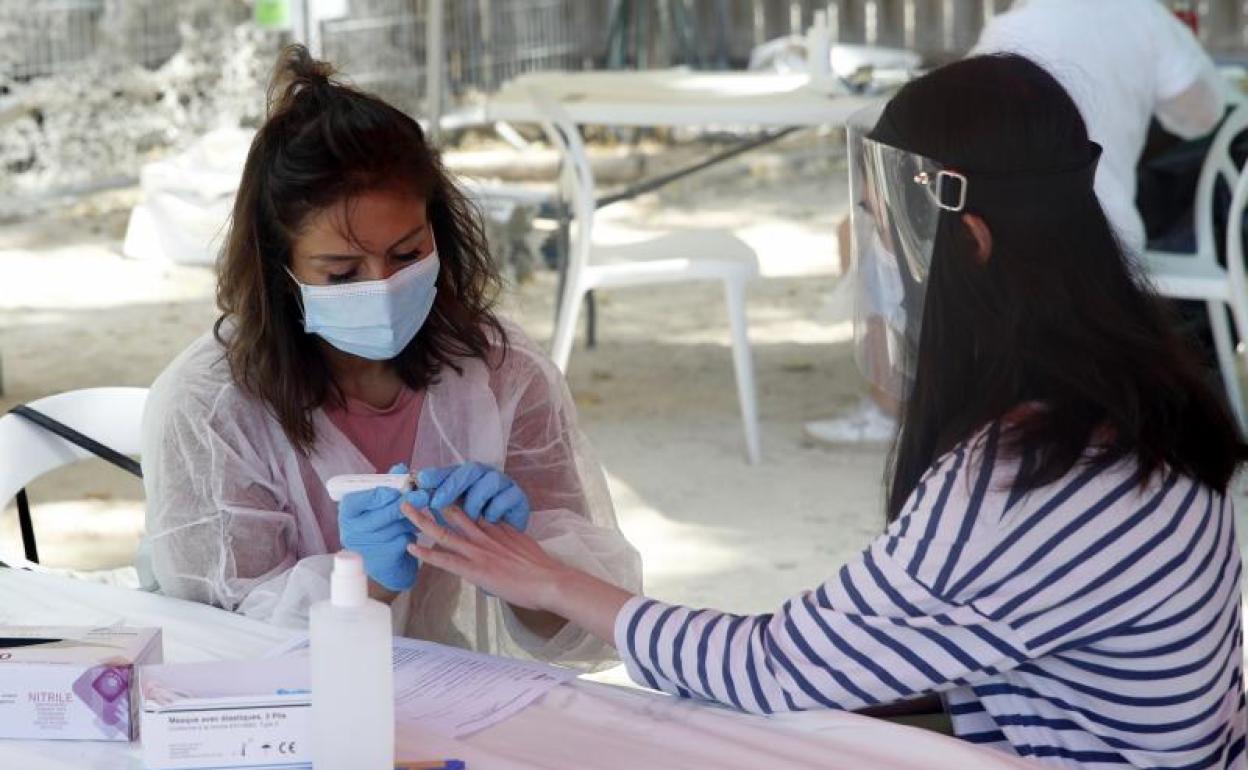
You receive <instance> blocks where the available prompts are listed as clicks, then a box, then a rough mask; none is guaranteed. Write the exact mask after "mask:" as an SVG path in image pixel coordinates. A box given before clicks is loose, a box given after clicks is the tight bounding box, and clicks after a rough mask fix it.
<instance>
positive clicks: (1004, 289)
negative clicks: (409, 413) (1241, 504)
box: [405, 55, 1248, 770]
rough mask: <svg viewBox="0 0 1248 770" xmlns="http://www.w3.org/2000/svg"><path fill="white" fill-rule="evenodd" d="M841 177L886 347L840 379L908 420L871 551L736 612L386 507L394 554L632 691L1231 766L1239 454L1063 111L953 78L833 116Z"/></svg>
mask: <svg viewBox="0 0 1248 770" xmlns="http://www.w3.org/2000/svg"><path fill="white" fill-rule="evenodd" d="M849 155H850V158H849V163H850V174H851V182H850V190H851V204H852V205H853V209H852V212H853V213H852V217H853V227H854V239H853V242H854V250H855V260H854V262H855V272H854V276H853V277H854V279H855V282H856V284H857V285H858V286H860V287H861V290H869V289H868V288H867V287H868V285H869V284H870V283H871V282H876V281H880V282H881V283H886V284H888V285H892V286H893V287H895V288H896V289H897V290H896V291H890V292H889V294H888V295H887V296H890V297H893V298H894V300H895V302H896V303H897V304H896V306H895V307H893V308H891V309H890V310H889V315H890V323H889V324H888V325H887V326H886V327H885V328H886V329H887V335H888V338H887V347H886V350H887V352H888V355H887V356H886V357H872V356H867V357H864V358H862V359H860V363H862V364H863V369H864V374H865V375H866V376H867V378H868V379H869V380H871V381H872V382H873V383H875V384H877V385H878V386H879V387H880V388H881V389H883V390H886V391H888V392H890V393H893V394H894V395H895V397H897V398H898V399H899V400H900V401H901V403H902V409H901V431H900V434H899V436H898V438H897V440H896V443H895V445H894V450H893V454H892V461H891V463H890V468H889V476H888V481H887V486H886V490H885V494H884V499H885V505H886V510H887V520H888V525H887V529H886V531H885V532H884V533H883V534H881V535H880V536H879V537H877V538H876V539H875V540H874V541H873V542H872V543H871V544H870V545H869V546H868V547H867V549H866V550H865V551H864V552H863V553H862V555H861V556H860V557H858V558H856V559H854V560H851V561H850V562H849V563H848V564H846V565H844V566H842V567H841V568H840V569H839V570H835V571H833V572H832V574H831V577H830V578H829V579H828V580H827V581H826V582H824V583H823V584H822V585H819V586H815V587H814V588H813V590H805V591H801V592H800V593H796V594H795V595H794V596H793V598H792V599H791V600H789V601H787V602H785V603H784V604H783V605H782V606H780V607H777V608H776V609H775V611H774V612H769V613H766V614H761V615H736V614H729V613H725V612H720V611H716V610H711V609H695V608H689V607H681V606H676V605H670V604H666V603H664V602H661V601H657V600H653V599H648V598H645V597H643V596H639V595H636V594H635V593H634V592H631V591H628V590H623V589H621V588H619V587H617V586H613V585H610V584H609V583H607V582H604V581H602V580H600V579H598V578H595V577H593V576H589V575H586V574H584V573H582V572H580V571H578V570H576V569H574V568H571V567H568V566H566V565H564V564H561V563H559V562H558V561H557V560H555V559H552V558H551V557H550V556H549V555H547V554H546V553H545V552H544V551H543V550H542V549H541V548H539V547H537V545H536V544H534V543H533V542H532V541H531V540H530V539H529V538H527V537H526V536H525V535H524V534H522V533H520V532H518V531H517V530H515V529H514V528H512V527H510V526H508V525H507V524H506V523H500V524H489V523H480V522H474V521H472V520H470V519H469V518H468V517H466V516H464V515H462V514H460V513H458V512H457V511H455V510H454V509H453V508H452V509H447V510H446V511H444V513H445V515H446V517H447V521H448V523H449V524H450V525H451V527H449V528H448V527H443V526H441V525H439V524H438V523H437V522H435V521H434V520H433V518H431V517H430V515H429V514H428V513H427V512H422V511H418V510H415V509H414V508H412V507H411V506H408V507H406V509H405V512H406V513H407V514H408V515H409V516H411V518H412V520H413V522H414V523H415V524H416V526H418V527H420V528H421V529H422V531H424V532H425V533H426V534H428V535H430V536H431V537H432V539H433V540H434V541H435V542H436V543H437V545H436V547H434V548H433V549H428V548H421V547H415V553H417V554H418V555H419V556H420V557H421V558H422V559H425V560H427V561H428V562H430V563H433V564H436V565H438V566H440V567H442V568H444V569H446V570H449V571H451V572H454V573H455V574H458V575H461V576H463V577H464V578H466V579H467V580H470V581H472V582H474V583H476V584H477V585H480V586H483V587H484V588H486V589H487V590H489V591H492V592H495V593H497V594H498V595H499V596H500V597H503V598H505V599H507V600H508V601H511V602H513V603H516V604H518V605H520V606H526V607H532V608H535V609H542V610H546V611H549V612H554V613H557V614H559V615H560V616H562V617H567V618H569V619H571V620H573V621H574V622H577V623H580V624H581V625H583V626H584V627H586V628H589V629H590V630H591V631H592V632H593V633H594V634H596V635H598V636H599V637H600V638H601V639H604V640H609V639H614V640H615V643H616V646H617V648H618V649H619V651H620V653H621V656H622V657H623V658H624V662H625V663H626V665H627V667H628V671H629V673H630V675H631V676H632V677H633V679H634V680H636V681H637V682H638V683H640V684H644V685H646V686H648V687H652V688H656V689H661V690H664V691H666V692H669V693H672V694H674V695H677V696H680V697H685V698H701V699H709V700H714V701H718V702H720V703H723V704H726V705H730V706H732V707H735V708H738V709H743V710H746V711H750V712H756V713H770V712H776V711H796V710H804V709H853V710H859V709H863V708H864V707H875V706H878V705H879V704H889V703H899V702H900V703H913V702H914V701H916V700H917V699H922V698H925V697H930V696H931V695H932V694H936V695H938V696H939V697H940V699H941V700H942V701H943V703H944V706H945V708H946V709H947V711H948V713H949V715H950V716H951V717H952V721H953V727H954V730H955V732H956V734H957V735H958V736H959V737H960V738H962V739H963V740H966V741H970V742H973V743H976V744H980V745H983V746H988V747H992V748H994V749H997V750H1000V751H1002V752H1008V753H1011V754H1015V755H1018V756H1022V757H1033V758H1035V759H1037V760H1038V761H1039V762H1040V763H1042V764H1047V765H1048V766H1050V767H1065V768H1070V769H1071V770H1109V769H1110V768H1122V767H1136V768H1171V769H1173V770H1178V769H1179V768H1220V769H1229V770H1245V768H1248V754H1246V752H1245V736H1246V734H1248V719H1246V716H1248V705H1246V703H1245V697H1244V681H1243V673H1242V672H1243V624H1242V617H1241V601H1242V591H1241V588H1240V577H1241V572H1242V568H1241V561H1240V552H1239V546H1238V543H1237V542H1236V534H1235V513H1234V504H1233V502H1232V500H1231V498H1230V497H1229V495H1228V492H1227V487H1228V485H1229V483H1230V481H1231V478H1232V477H1233V476H1234V475H1235V473H1236V471H1237V470H1238V469H1239V468H1240V467H1241V465H1242V463H1243V462H1244V461H1245V459H1248V446H1246V445H1245V444H1244V442H1243V439H1242V437H1241V436H1240V435H1239V433H1238V429H1237V427H1236V422H1235V420H1234V419H1233V418H1232V417H1231V414H1230V412H1229V410H1228V408H1227V406H1226V405H1225V403H1224V402H1223V401H1222V399H1221V398H1220V397H1219V395H1218V394H1217V392H1216V391H1215V390H1214V388H1213V387H1212V386H1210V384H1209V383H1208V382H1207V380H1206V379H1205V377H1204V376H1203V373H1202V371H1201V368H1200V365H1199V363H1198V362H1197V361H1196V358H1195V355H1194V353H1193V351H1192V350H1191V348H1190V347H1189V346H1187V345H1185V344H1184V343H1183V341H1182V339H1181V338H1180V337H1179V336H1178V334H1177V332H1176V331H1175V330H1174V327H1173V323H1172V319H1170V318H1169V317H1168V314H1167V307H1166V306H1165V305H1163V304H1162V303H1161V302H1160V301H1159V300H1158V298H1157V297H1156V296H1155V295H1153V294H1152V293H1150V291H1149V289H1148V287H1147V284H1146V282H1145V281H1144V280H1143V279H1142V277H1141V276H1139V275H1137V274H1135V273H1134V272H1133V262H1132V260H1131V258H1130V254H1129V253H1128V252H1127V250H1126V248H1125V247H1124V245H1123V244H1122V242H1121V241H1120V240H1119V238H1118V237H1117V236H1116V234H1115V233H1114V230H1113V228H1112V226H1111V224H1110V222H1109V220H1108V218H1107V216H1106V214H1105V211H1104V209H1103V207H1102V205H1101V204H1100V203H1099V201H1098V199H1097V196H1096V194H1095V193H1094V192H1093V178H1094V175H1095V171H1096V168H1097V165H1098V160H1099V159H1100V158H1101V157H1102V155H1101V148H1100V147H1098V146H1097V145H1096V144H1095V143H1094V142H1091V141H1089V139H1088V134H1087V131H1086V129H1085V128H1084V123H1083V119H1082V117H1081V116H1080V114H1079V110H1078V109H1077V108H1076V106H1075V104H1074V102H1073V101H1072V100H1071V98H1070V97H1069V96H1068V95H1067V94H1066V92H1065V91H1064V90H1063V89H1062V87H1061V85H1060V84H1059V83H1058V82H1057V81H1056V80H1054V79H1053V77H1052V76H1051V75H1049V74H1048V73H1047V72H1046V71H1045V70H1044V69H1042V68H1041V67H1039V66H1037V65H1035V64H1034V63H1032V62H1030V61H1027V60H1026V59H1024V58H1022V57H1019V56H1014V55H1001V56H981V57H973V58H970V59H966V60H963V61H960V62H956V63H954V64H951V65H949V66H947V67H943V68H941V69H938V70H935V71H933V72H932V73H930V74H928V75H926V76H924V77H922V78H920V79H918V80H915V81H913V82H911V83H910V84H908V85H907V86H905V87H904V88H903V89H902V90H901V91H900V92H899V93H898V94H897V96H896V97H894V98H893V99H892V100H891V101H890V102H889V103H888V105H887V107H886V108H885V109H884V110H883V113H882V114H880V112H879V111H878V110H877V111H873V112H872V113H870V114H867V115H863V116H860V118H859V119H858V120H855V121H853V122H852V123H851V131H850V139H849ZM882 296H883V295H882ZM860 320H861V319H860ZM772 513H773V514H774V515H788V514H792V513H794V512H792V511H774V512H772ZM797 513H800V512H797ZM829 534H830V535H831V536H835V533H829Z"/></svg>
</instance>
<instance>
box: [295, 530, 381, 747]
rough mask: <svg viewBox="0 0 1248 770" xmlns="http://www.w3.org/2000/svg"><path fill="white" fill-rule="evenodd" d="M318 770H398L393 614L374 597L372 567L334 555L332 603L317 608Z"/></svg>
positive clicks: (355, 557)
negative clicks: (370, 591) (370, 582)
mask: <svg viewBox="0 0 1248 770" xmlns="http://www.w3.org/2000/svg"><path fill="white" fill-rule="evenodd" d="M309 625H310V628H309V630H310V632H311V633H310V635H311V646H312V767H313V768H314V770H393V768H394V669H393V667H392V665H391V656H392V654H393V653H392V641H391V633H392V632H391V626H390V608H389V607H387V606H386V605H384V604H382V603H381V602H378V601H374V600H373V599H370V598H369V597H368V576H367V575H366V574H365V572H364V560H363V559H362V558H360V555H359V554H357V553H352V552H351V551H341V552H339V553H338V554H336V555H335V556H334V569H333V573H332V574H331V576H330V598H329V600H328V601H323V602H318V603H317V604H314V605H312V610H311V617H310V623H309Z"/></svg>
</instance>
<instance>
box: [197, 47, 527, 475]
mask: <svg viewBox="0 0 1248 770" xmlns="http://www.w3.org/2000/svg"><path fill="white" fill-rule="evenodd" d="M332 75H333V69H332V68H331V67H330V66H329V65H328V64H325V63H324V62H319V61H316V60H314V59H312V57H311V56H310V55H309V54H308V51H307V49H306V48H304V47H303V46H290V47H289V48H287V49H286V50H285V51H283V52H282V55H281V56H280V57H279V59H278V62H277V67H276V70H275V72H274V75H273V79H272V82H271V84H270V86H269V93H268V104H269V107H268V118H267V120H266V121H265V123H264V125H263V126H262V127H261V128H260V130H259V132H258V133H257V134H256V137H255V139H254V140H253V141H252V144H251V150H250V152H249V153H248V155H247V163H246V165H245V166H244V168H243V177H242V182H241V183H240V185H239V188H238V195H237V198H236V199H235V201H234V212H233V217H232V219H231V222H230V227H229V232H228V235H227V236H226V239H225V245H224V248H223V249H222V253H221V256H220V261H219V265H218V268H219V273H220V277H219V279H218V284H217V305H218V306H219V307H220V309H221V313H222V315H221V317H220V318H219V319H218V320H217V323H216V327H215V332H216V336H217V339H218V340H220V341H221V343H222V345H224V346H225V349H226V357H227V359H228V360H229V364H230V370H231V373H232V375H233V377H234V380H235V381H236V382H237V383H238V384H239V385H240V386H241V387H242V388H243V389H244V390H246V391H247V392H248V393H250V394H251V395H254V396H256V397H258V398H260V399H262V400H263V401H264V402H265V403H266V404H267V405H268V408H269V409H270V411H271V412H272V413H273V414H274V416H275V417H276V418H277V420H278V421H279V422H280V423H281V425H282V429H283V430H284V431H285V433H286V436H287V437H288V438H289V439H290V441H291V443H293V444H294V445H295V446H296V447H297V448H298V449H300V450H301V451H305V452H306V451H307V450H308V449H310V448H311V446H312V444H313V442H314V441H315V438H316V436H315V431H314V428H313V422H312V410H314V409H315V408H317V407H319V406H321V405H322V404H324V403H325V402H326V401H327V400H331V399H333V400H340V399H341V397H342V396H341V393H340V392H339V391H338V389H337V387H336V386H335V385H334V383H333V379H332V377H331V376H330V370H329V365H328V363H327V362H326V360H325V357H324V354H323V353H322V351H321V347H320V346H319V345H318V344H317V342H316V340H315V339H313V337H312V336H311V335H308V334H306V333H305V332H304V330H303V326H302V313H301V310H300V305H299V298H298V294H297V291H298V289H297V288H296V287H295V285H294V283H293V282H292V281H291V279H290V276H289V275H287V274H286V268H287V267H288V266H289V264H290V260H291V252H292V244H293V242H294V240H295V238H296V237H297V235H298V234H299V232H300V230H301V228H302V227H303V226H304V225H305V224H306V223H307V221H308V219H309V217H310V216H311V215H313V214H315V213H317V212H319V211H322V210H324V209H326V208H327V207H329V206H333V205H336V204H344V205H345V204H346V203H347V202H348V201H350V200H351V199H352V198H353V197H354V196H357V195H359V194H361V193H365V192H370V191H376V190H397V191H402V192H406V193H410V194H414V195H418V196H420V197H422V198H424V199H425V201H426V203H427V207H428V215H429V223H430V225H431V226H432V227H433V232H434V238H435V240H436V242H437V245H438V255H439V257H440V260H441V265H442V267H441V271H440V273H439V275H438V284H437V287H438V293H437V299H436V301H435V304H434V308H433V311H432V312H431V313H430V314H429V318H428V320H427V321H426V322H425V324H424V326H423V327H421V329H420V332H419V333H418V334H417V335H416V337H415V339H413V340H412V342H411V343H409V344H408V346H407V347H406V348H405V349H404V350H403V352H401V353H400V354H399V355H398V356H397V357H396V358H394V359H393V360H392V361H391V362H390V364H391V365H392V366H393V367H394V369H395V371H396V372H397V373H398V375H399V377H400V378H401V379H402V380H403V382H404V384H406V385H407V386H408V387H410V388H412V389H413V390H421V389H424V388H426V387H428V385H429V384H430V383H432V382H433V381H435V379H436V378H437V376H438V373H439V372H440V371H441V367H443V366H449V367H451V368H452V369H456V368H457V366H456V359H457V358H463V357H475V358H479V359H482V360H489V361H491V363H496V357H495V356H492V354H491V350H492V346H493V342H496V341H502V342H503V345H501V346H499V347H500V349H505V342H506V334H505V332H504V330H503V328H502V326H501V325H500V324H499V321H498V319H497V318H496V317H495V315H494V314H493V312H492V310H491V308H492V306H493V302H494V299H495V297H496V296H497V292H498V288H499V283H500V282H499V276H498V272H497V270H496V268H495V266H494V263H493V261H492V260H491V259H490V256H489V253H488V251H487V249H486V241H485V234H484V230H483V229H482V224H481V219H480V216H479V214H478V213H477V211H476V210H475V209H474V208H473V206H472V205H471V204H470V202H469V201H468V200H467V199H466V198H465V196H464V194H463V193H462V192H461V191H460V190H459V188H458V187H457V186H456V185H455V183H454V182H453V181H452V180H451V178H450V176H449V175H448V174H447V172H446V171H445V170H444V169H443V167H442V162H441V159H440V158H439V156H438V153H437V151H436V150H434V149H433V148H432V147H431V146H430V145H429V144H428V143H427V142H426V141H425V136H424V133H423V132H422V131H421V128H420V125H419V124H418V123H417V122H416V121H415V120H413V119H412V118H411V117H409V116H407V115H405V114H404V113H402V112H400V111H399V110H397V109H395V108H394V107H392V106H391V105H389V104H387V103H385V102H383V101H382V100H380V99H378V98H377V97H375V96H372V95H369V94H366V93H363V92H361V91H358V90H356V89H354V88H351V87H349V86H346V85H344V84H342V83H340V82H337V81H336V80H334V79H333V78H332Z"/></svg>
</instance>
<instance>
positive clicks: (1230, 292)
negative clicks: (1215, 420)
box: [1143, 105, 1248, 428]
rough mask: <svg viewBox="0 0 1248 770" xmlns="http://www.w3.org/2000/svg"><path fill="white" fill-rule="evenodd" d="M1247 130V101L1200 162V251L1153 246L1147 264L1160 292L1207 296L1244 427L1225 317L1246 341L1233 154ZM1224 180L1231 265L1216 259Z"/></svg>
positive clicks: (1238, 179)
mask: <svg viewBox="0 0 1248 770" xmlns="http://www.w3.org/2000/svg"><path fill="white" fill-rule="evenodd" d="M1245 129H1248V105H1241V106H1240V107H1238V108H1236V109H1235V111H1234V112H1232V113H1231V115H1230V116H1229V117H1228V118H1227V119H1226V121H1225V122H1224V123H1223V124H1222V128H1220V129H1219V130H1218V134H1217V136H1216V137H1214V140H1213V145H1212V146H1211V147H1210V148H1209V154H1208V156H1206V158H1205V162H1204V165H1203V166H1202V167H1201V171H1200V180H1199V182H1198V183H1197V187H1196V206H1195V208H1196V217H1195V218H1196V252H1195V253H1194V254H1186V253H1172V252H1160V251H1149V252H1146V253H1145V254H1144V259H1143V263H1144V267H1145V269H1146V270H1147V271H1148V275H1149V277H1150V279H1151V280H1152V282H1153V285H1154V286H1155V287H1156V288H1157V291H1158V293H1159V294H1161V295H1163V296H1166V297H1172V298H1174V299H1188V300H1204V301H1205V306H1206V308H1207V309H1208V312H1209V325H1210V327H1211V328H1212V330H1213V343H1214V348H1215V350H1216V351H1217V357H1218V368H1219V369H1220V370H1221V371H1222V381H1223V383H1224V384H1225V386H1226V396H1227V399H1228V400H1229V402H1230V405H1231V409H1232V410H1233V411H1234V413H1235V417H1236V418H1237V419H1238V420H1239V424H1240V427H1241V428H1248V414H1246V413H1245V408H1244V400H1243V393H1242V392H1241V389H1240V385H1239V375H1238V372H1237V370H1236V366H1235V348H1234V345H1233V344H1232V342H1231V328H1230V324H1229V323H1228V322H1227V319H1226V311H1227V310H1228V309H1229V310H1230V312H1231V318H1232V319H1233V321H1234V323H1235V330H1236V332H1237V333H1238V335H1239V339H1240V340H1241V341H1243V342H1248V293H1246V292H1248V288H1246V286H1245V281H1244V261H1243V243H1242V232H1241V224H1240V223H1241V222H1242V220H1243V215H1244V206H1245V203H1246V202H1248V192H1246V191H1245V183H1244V176H1245V175H1243V174H1241V171H1240V168H1239V166H1237V165H1236V163H1235V161H1234V159H1233V158H1232V157H1231V146H1232V144H1233V143H1234V140H1235V138H1236V137H1237V136H1238V135H1239V134H1240V133H1242V132H1243V131H1244V130H1245ZM1219 180H1222V181H1224V182H1225V183H1226V185H1227V188H1228V189H1230V190H1232V191H1233V200H1232V202H1231V208H1230V210H1229V212H1228V217H1227V251H1226V254H1227V259H1226V264H1227V266H1226V267H1225V268H1224V267H1222V266H1221V265H1219V264H1218V255H1217V241H1216V238H1215V237H1214V227H1213V224H1214V222H1213V213H1214V212H1213V196H1214V191H1215V190H1216V188H1217V183H1218V181H1219Z"/></svg>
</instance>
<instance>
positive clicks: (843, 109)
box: [468, 68, 879, 128]
mask: <svg viewBox="0 0 1248 770" xmlns="http://www.w3.org/2000/svg"><path fill="white" fill-rule="evenodd" d="M533 88H537V89H539V90H541V91H543V92H545V93H547V94H549V95H550V96H551V98H553V99H555V100H556V101H558V102H559V103H560V104H562V106H563V108H564V109H565V110H566V111H567V113H568V115H569V117H570V118H571V119H572V121H573V122H575V123H578V124H599V125H607V126H637V127H646V126H649V127H659V126H668V127H677V126H687V127H707V126H753V127H764V128H782V127H789V126H824V125H831V126H836V125H843V124H844V123H845V120H846V118H848V117H849V116H850V115H852V114H853V113H854V112H855V111H857V110H859V109H861V108H862V107H865V106H867V105H869V104H873V103H876V102H878V100H879V97H870V96H855V95H851V94H848V93H846V92H845V91H844V90H843V89H842V88H840V87H839V85H837V84H836V83H827V84H818V85H815V84H812V83H811V79H810V77H809V76H808V75H804V74H798V75H790V74H775V73H765V72H695V71H693V70H688V69H683V68H678V69H665V70H625V71H613V72H534V73H529V74H525V75H520V76H519V77H516V78H514V79H512V80H509V81H507V82H506V83H504V84H503V86H502V87H501V88H500V89H499V90H498V91H497V92H496V93H494V94H491V95H490V96H489V97H487V99H486V100H485V103H484V104H483V105H482V106H480V107H477V108H476V110H477V111H478V112H477V113H476V115H475V117H477V118H478V119H481V120H482V121H483V122H491V123H492V122H494V121H514V122H517V123H521V122H526V123H527V122H534V121H536V120H538V119H539V115H538V112H537V108H536V107H535V106H534V105H533V103H532V99H531V98H530V96H529V94H530V90H531V89H533ZM468 114H470V115H471V114H472V111H469V113H468Z"/></svg>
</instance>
